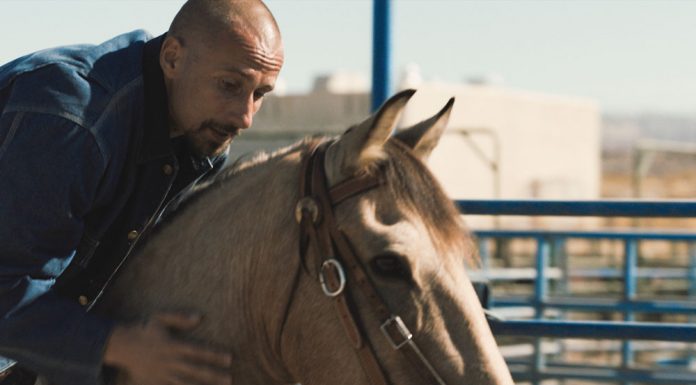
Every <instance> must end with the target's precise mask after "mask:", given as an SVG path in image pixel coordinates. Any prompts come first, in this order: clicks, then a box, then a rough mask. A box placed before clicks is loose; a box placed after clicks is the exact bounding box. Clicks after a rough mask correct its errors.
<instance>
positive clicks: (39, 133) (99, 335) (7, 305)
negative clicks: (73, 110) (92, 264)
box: [0, 112, 113, 385]
mask: <svg viewBox="0 0 696 385" xmlns="http://www.w3.org/2000/svg"><path fill="white" fill-rule="evenodd" d="M104 169H105V160H104V159H103V157H102V155H101V152H100V150H99V146H98V145H97V142H96V141H95V138H94V136H93V135H92V134H91V133H90V132H89V131H88V130H86V129H85V128H83V127H80V126H78V125H76V124H75V123H73V122H71V121H69V120H67V119H63V118H61V117H57V116H54V115H48V114H39V113H29V112H11V113H5V114H3V115H1V116H0V355H2V356H5V357H8V358H11V359H13V360H16V361H18V362H19V363H20V364H21V365H22V366H24V367H26V368H29V369H31V370H33V371H35V372H37V373H39V374H41V375H43V376H46V377H48V378H49V379H50V380H51V381H52V383H56V384H60V385H79V384H96V383H98V381H99V376H100V373H101V366H102V356H103V350H104V346H105V343H106V340H107V338H108V336H109V334H110V331H111V328H112V326H113V323H112V321H110V320H106V319H102V318H100V317H98V316H96V315H93V314H89V313H87V312H86V311H85V310H84V309H83V308H82V307H81V306H80V305H79V304H77V303H74V302H72V301H69V300H67V299H64V298H61V297H59V296H58V295H56V294H55V293H53V292H52V287H53V284H54V283H55V281H56V278H57V277H58V276H59V275H60V274H62V273H63V271H64V270H65V268H66V267H67V266H68V264H69V263H70V261H71V259H72V258H73V256H74V254H75V248H76V247H77V245H78V243H79V241H80V238H81V236H82V232H83V229H84V223H83V217H84V215H85V213H86V212H87V211H88V210H89V208H90V207H91V205H92V202H94V199H95V195H96V194H97V190H98V186H99V182H100V178H101V176H102V175H103V173H104Z"/></svg>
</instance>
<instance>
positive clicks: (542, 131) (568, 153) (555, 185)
mask: <svg viewBox="0 0 696 385" xmlns="http://www.w3.org/2000/svg"><path fill="white" fill-rule="evenodd" d="M451 96H454V97H455V98H456V101H455V105H454V109H453V111H452V115H451V117H450V124H449V126H448V128H447V131H446V134H445V137H444V138H443V139H442V140H441V142H440V145H439V146H438V147H437V148H436V149H435V152H434V153H433V155H432V157H431V159H430V166H431V168H432V169H433V171H434V172H435V174H436V175H437V176H438V177H439V179H440V180H441V181H442V183H443V185H444V187H445V189H446V190H447V191H448V193H449V194H450V196H452V197H453V198H480V199H490V198H495V197H499V198H505V199H525V198H542V199H596V198H598V197H599V192H600V190H599V189H600V186H599V183H600V143H599V140H600V138H599V134H600V132H599V129H600V115H599V110H598V108H597V106H596V104H595V103H593V102H592V101H589V100H584V99H579V98H569V97H559V96H551V95H544V94H537V93H531V92H525V91H517V90H510V89H505V88H501V87H495V86H467V85H457V86H452V85H441V84H424V85H421V87H420V88H419V91H418V92H417V93H416V94H415V95H414V97H413V98H412V99H411V101H410V102H409V104H408V107H407V110H406V112H405V114H404V117H403V120H402V124H403V125H410V124H414V123H416V122H418V121H420V120H422V119H425V118H427V117H428V116H429V115H431V114H433V113H435V112H437V111H438V110H439V109H440V108H441V106H443V105H444V104H445V103H446V102H447V100H448V98H449V97H451ZM496 152H498V154H496ZM496 164H497V168H498V172H499V176H498V178H499V180H498V183H499V186H498V187H496V172H495V166H496Z"/></svg>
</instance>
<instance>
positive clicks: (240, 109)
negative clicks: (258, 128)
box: [230, 94, 256, 128]
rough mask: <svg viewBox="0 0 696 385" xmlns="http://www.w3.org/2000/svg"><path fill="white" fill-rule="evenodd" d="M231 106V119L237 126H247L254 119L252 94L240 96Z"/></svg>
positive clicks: (254, 110)
mask: <svg viewBox="0 0 696 385" xmlns="http://www.w3.org/2000/svg"><path fill="white" fill-rule="evenodd" d="M233 104H234V106H232V107H233V108H231V111H230V113H231V115H233V121H234V124H235V126H237V128H249V127H251V123H252V122H253V120H254V113H255V112H256V107H255V103H254V96H253V94H252V95H249V96H246V97H241V98H240V99H239V100H237V101H236V102H235V103H233Z"/></svg>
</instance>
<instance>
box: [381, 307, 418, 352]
mask: <svg viewBox="0 0 696 385" xmlns="http://www.w3.org/2000/svg"><path fill="white" fill-rule="evenodd" d="M392 325H395V326H396V331H397V332H399V334H400V335H401V337H403V341H399V342H398V343H397V342H394V338H393V337H392V335H393V334H392V333H389V331H388V330H387V328H389V327H391V326H392ZM379 328H380V329H381V330H382V333H383V334H384V336H385V337H387V341H389V344H390V345H391V346H392V347H393V348H394V349H396V350H399V349H401V348H402V347H403V346H404V345H406V344H407V343H409V341H411V339H413V334H411V331H410V330H408V328H407V327H406V324H405V323H404V321H402V320H401V317H399V316H398V315H393V316H391V317H390V318H389V319H387V320H386V321H384V323H383V324H382V325H381V326H380V327H379Z"/></svg>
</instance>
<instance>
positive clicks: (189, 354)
mask: <svg viewBox="0 0 696 385" xmlns="http://www.w3.org/2000/svg"><path fill="white" fill-rule="evenodd" d="M178 352H179V354H181V356H182V357H183V358H185V359H187V360H193V361H196V362H200V363H203V364H206V365H210V366H214V367H218V368H221V369H223V368H224V369H227V368H230V367H231V366H232V355H231V354H229V353H223V352H218V351H214V350H209V349H205V348H203V347H198V346H195V345H189V344H183V343H182V344H180V345H179V348H178Z"/></svg>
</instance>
